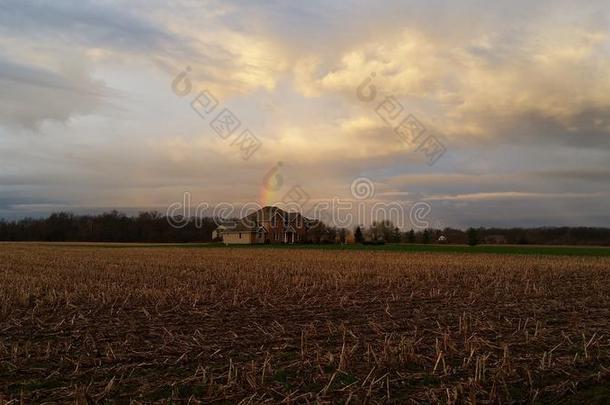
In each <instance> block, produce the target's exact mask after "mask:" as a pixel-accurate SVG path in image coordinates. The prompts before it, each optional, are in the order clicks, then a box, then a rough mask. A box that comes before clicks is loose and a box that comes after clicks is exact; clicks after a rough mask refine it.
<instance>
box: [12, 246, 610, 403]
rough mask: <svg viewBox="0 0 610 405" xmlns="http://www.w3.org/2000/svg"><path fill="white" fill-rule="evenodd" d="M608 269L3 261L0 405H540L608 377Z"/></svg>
mask: <svg viewBox="0 0 610 405" xmlns="http://www.w3.org/2000/svg"><path fill="white" fill-rule="evenodd" d="M609 293H610V261H609V260H608V259H603V258H568V257H534V256H527V257H525V256H493V255H457V254H451V255H442V254H424V253H422V254H404V253H392V252H367V251H349V252H344V251H313V250H303V251H301V250H288V249H278V250H275V249H256V250H250V249H211V248H210V249H193V248H191V249H181V248H129V249H114V248H101V247H91V246H89V247H60V246H34V245H3V246H1V247H0V294H1V295H0V298H1V302H0V402H2V403H6V402H14V403H17V402H25V403H29V402H44V401H51V402H52V401H58V402H71V403H75V402H76V403H87V402H89V403H92V402H97V401H107V400H111V401H119V402H129V401H132V402H134V403H151V402H166V401H168V400H173V401H184V402H190V403H198V402H206V403H207V402H211V401H224V402H241V403H260V402H269V403H278V402H294V403H307V402H350V403H363V402H368V403H379V402H390V403H405V402H406V403H449V404H454V403H480V404H484V403H524V402H525V403H528V402H535V401H543V402H544V401H555V400H559V399H564V398H568V399H569V398H570V397H571V396H573V395H575V393H576V395H578V393H579V392H582V391H583V390H587V389H590V388H591V387H596V386H603V385H604V384H607V381H608V380H609V377H610V369H609V368H608V367H609V366H610V339H609V333H610V331H609V328H608V325H609V323H610V320H609V315H610V299H609Z"/></svg>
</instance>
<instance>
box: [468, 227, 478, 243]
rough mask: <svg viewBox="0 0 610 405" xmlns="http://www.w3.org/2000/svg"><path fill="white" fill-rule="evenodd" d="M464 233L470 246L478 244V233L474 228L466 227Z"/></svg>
mask: <svg viewBox="0 0 610 405" xmlns="http://www.w3.org/2000/svg"><path fill="white" fill-rule="evenodd" d="M466 235H467V236H468V244H469V245H470V246H476V245H478V244H479V234H478V232H477V230H476V229H474V228H468V231H466Z"/></svg>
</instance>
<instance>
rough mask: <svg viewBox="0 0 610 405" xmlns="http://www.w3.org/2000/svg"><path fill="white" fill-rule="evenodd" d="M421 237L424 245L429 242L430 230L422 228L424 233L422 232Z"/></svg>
mask: <svg viewBox="0 0 610 405" xmlns="http://www.w3.org/2000/svg"><path fill="white" fill-rule="evenodd" d="M421 239H422V242H423V243H424V244H426V245H427V244H428V243H430V232H429V231H428V230H427V229H424V233H423V234H422V237H421Z"/></svg>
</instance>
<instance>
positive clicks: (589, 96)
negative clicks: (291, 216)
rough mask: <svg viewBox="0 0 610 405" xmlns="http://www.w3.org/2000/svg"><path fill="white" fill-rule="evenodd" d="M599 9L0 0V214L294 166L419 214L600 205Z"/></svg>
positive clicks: (251, 183)
mask: <svg viewBox="0 0 610 405" xmlns="http://www.w3.org/2000/svg"><path fill="white" fill-rule="evenodd" d="M609 18H610V3H608V2H607V1H602V0H591V1H587V2H574V1H562V0H555V1H547V0H540V1H536V2H532V1H521V0H516V1H499V2H489V1H474V0H471V1H466V0H462V1H440V0H428V1H385V0H377V1H360V0H340V1H339V0H336V1H333V0H329V1H319V0H311V1H307V2H297V1H279V0H271V1H257V0H250V1H243V0H223V1H207V0H197V1H195V0H169V1H168V0H164V1H160V0H159V1H157V0H146V1H144V0H132V1H113V0H106V1H87V0H74V1H71V0H70V1H68V0H55V1H53V2H49V1H33V0H0V217H3V218H7V219H16V218H23V217H28V216H33V217H36V216H43V215H48V214H49V213H51V212H56V211H71V212H75V213H95V212H102V211H107V210H110V209H115V208H116V209H119V210H123V211H125V212H128V213H135V212H138V211H141V210H149V209H155V210H159V211H161V212H164V211H165V210H166V209H167V208H168V207H171V206H172V204H174V203H177V202H181V201H183V199H184V196H185V193H188V195H189V198H190V199H191V200H192V202H193V204H200V203H206V204H209V205H210V206H214V205H217V204H221V203H232V204H242V205H243V204H248V203H258V204H261V205H265V204H274V203H279V202H281V201H285V200H286V198H287V196H290V195H294V190H295V187H296V189H297V190H300V193H301V194H300V195H301V196H302V195H306V196H307V204H309V205H311V204H314V203H316V202H319V201H329V200H332V199H336V198H339V199H345V200H349V199H354V192H355V189H357V188H358V187H357V184H358V182H361V183H362V184H363V185H364V186H366V187H368V188H369V189H368V190H367V195H366V196H365V198H366V199H367V203H376V202H380V203H395V202H396V203H399V204H403V205H404V206H408V205H414V204H417V203H421V202H425V203H426V204H429V206H430V208H431V212H432V216H431V217H430V219H432V218H433V219H434V221H436V222H435V224H436V225H438V224H442V225H444V226H454V227H467V226H552V225H572V226H577V225H582V226H610V19H609ZM373 96H374V97H373ZM398 113H400V114H398ZM227 114H231V115H230V116H229V118H230V119H232V120H233V121H232V122H233V123H236V122H239V127H237V128H235V127H234V126H231V125H230V124H227V123H228V122H229V121H226V120H224V119H226V118H227ZM388 117H390V118H391V119H388ZM223 123H224V124H223ZM405 123H407V124H410V125H411V126H409V127H408V128H409V129H410V132H404V131H403V132H401V131H400V130H397V128H403V129H404V128H407V127H406V126H401V124H405ZM413 125H415V126H413ZM231 131H233V132H231ZM430 142H432V144H433V145H435V147H436V149H434V150H435V151H436V152H439V151H442V153H440V154H439V153H435V154H432V156H431V155H430V153H427V151H428V152H429V151H430V149H427V148H426V147H425V146H426V145H428V146H429V145H430ZM270 180H271V181H270ZM356 191H357V190H356ZM356 197H358V198H360V196H356Z"/></svg>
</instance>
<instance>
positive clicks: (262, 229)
mask: <svg viewBox="0 0 610 405" xmlns="http://www.w3.org/2000/svg"><path fill="white" fill-rule="evenodd" d="M313 223H314V221H312V220H309V219H307V218H305V217H304V216H302V215H301V214H300V213H298V212H286V211H284V210H283V209H281V208H278V207H273V206H267V207H264V208H261V209H260V210H258V211H256V212H253V213H252V214H250V215H247V216H246V217H244V218H242V219H240V220H238V221H236V222H235V223H234V224H230V225H221V226H219V227H218V228H216V230H214V235H215V236H216V237H218V238H221V239H222V241H223V242H224V243H225V244H253V243H301V242H308V241H309V240H310V238H309V230H310V228H311V226H312V224H313Z"/></svg>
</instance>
